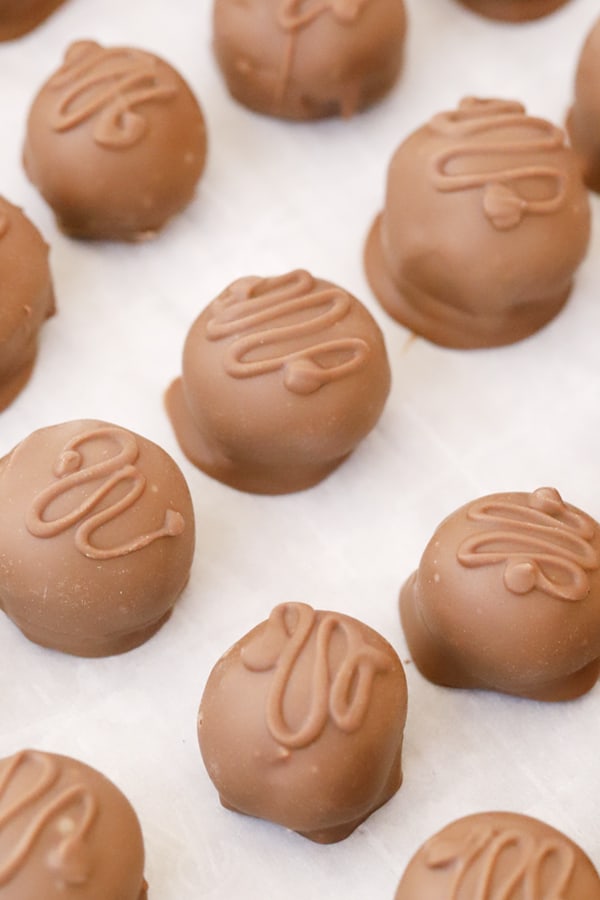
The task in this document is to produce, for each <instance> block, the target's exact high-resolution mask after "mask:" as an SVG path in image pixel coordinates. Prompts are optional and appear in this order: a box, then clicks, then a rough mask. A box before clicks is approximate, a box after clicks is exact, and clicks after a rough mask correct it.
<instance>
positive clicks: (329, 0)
mask: <svg viewBox="0 0 600 900" xmlns="http://www.w3.org/2000/svg"><path fill="white" fill-rule="evenodd" d="M405 32H406V15H405V11H404V4H403V2H402V0H309V2H303V0H250V2H245V3H239V2H238V0H215V6H214V49H215V53H216V56H217V60H218V63H219V65H220V67H221V69H222V71H223V74H224V76H225V79H226V81H227V87H228V88H229V91H230V92H231V94H232V95H233V97H235V99H236V100H238V101H239V102H240V103H243V104H244V105H245V106H248V107H250V109H253V110H256V111H257V112H260V113H265V114H267V115H271V116H281V117H282V118H286V119H318V118H322V117H324V116H336V115H341V116H344V117H349V116H352V115H353V114H354V113H356V112H358V111H359V110H361V109H363V108H364V107H366V106H369V105H371V104H372V103H374V102H375V101H377V100H379V99H380V98H381V97H382V96H383V95H384V94H386V93H387V92H388V91H389V90H390V88H391V87H392V85H393V84H394V82H395V81H396V78H397V77H398V74H399V72H400V69H401V66H402V58H403V49H404V36H405Z"/></svg>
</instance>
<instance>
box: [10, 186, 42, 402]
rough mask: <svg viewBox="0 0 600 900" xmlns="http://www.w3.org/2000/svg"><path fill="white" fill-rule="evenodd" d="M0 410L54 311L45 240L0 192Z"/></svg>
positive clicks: (27, 368)
mask: <svg viewBox="0 0 600 900" xmlns="http://www.w3.org/2000/svg"><path fill="white" fill-rule="evenodd" d="M0 283H1V284H2V295H1V297H0V412H1V411H2V410H3V409H5V408H6V407H7V406H8V405H9V403H11V402H12V401H13V400H14V398H15V397H16V396H17V394H18V393H19V392H20V391H21V390H22V389H23V387H24V386H25V385H26V383H27V381H28V380H29V377H30V375H31V372H32V369H33V365H34V361H35V357H36V354H37V343H38V332H39V330H40V328H41V326H42V324H43V323H44V321H45V320H46V319H47V318H48V317H49V316H51V315H52V314H53V313H54V312H55V305H54V290H53V288H52V277H51V274H50V268H49V265H48V245H47V244H46V243H45V241H44V239H43V238H42V236H41V234H40V233H39V231H38V230H37V228H36V227H35V225H33V223H32V222H30V221H29V219H28V218H27V216H25V215H24V214H23V212H22V211H21V210H20V209H17V207H16V206H13V205H12V204H11V203H9V202H8V201H7V200H5V199H4V198H3V197H0Z"/></svg>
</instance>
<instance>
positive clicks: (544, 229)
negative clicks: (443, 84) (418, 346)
mask: <svg viewBox="0 0 600 900" xmlns="http://www.w3.org/2000/svg"><path fill="white" fill-rule="evenodd" d="M589 233H590V210H589V203H588V198H587V192H586V190H585V187H584V185H583V183H582V179H581V174H580V171H579V167H578V164H577V158H576V156H575V154H574V153H573V151H572V150H571V149H570V148H569V147H567V146H566V144H565V140H564V134H563V132H562V131H561V130H560V129H559V128H556V127H555V126H554V125H551V124H550V123H549V122H547V121H545V120H544V119H538V118H533V117H531V116H528V115H527V114H526V113H525V110H524V108H523V106H521V104H520V103H515V102H512V101H505V100H479V99H475V98H468V99H466V100H463V101H462V102H461V103H460V105H459V107H458V109H456V110H453V111H451V112H444V113H440V114H439V115H436V116H434V117H433V119H431V121H430V122H429V123H428V124H427V125H425V126H423V127H422V128H420V129H418V130H417V131H416V132H414V133H413V134H412V135H411V136H410V137H409V138H408V139H407V140H406V141H405V142H404V143H403V144H401V146H400V147H399V148H398V150H397V151H396V153H395V154H394V156H393V158H392V161H391V164H390V167H389V172H388V180H387V193H386V200H385V207H384V210H383V212H382V213H381V215H380V216H378V218H377V219H376V221H375V223H374V225H373V228H372V229H371V232H370V235H369V238H368V241H367V246H366V257H365V259H366V269H367V275H368V278H369V281H370V283H371V287H372V288H373V290H374V292H375V294H376V295H377V297H378V298H379V300H380V301H381V303H382V304H383V306H384V307H385V308H386V310H387V311H388V312H389V313H390V315H391V316H393V317H394V318H395V319H397V320H398V321H399V322H401V323H402V324H403V325H405V326H406V327H407V328H410V329H411V330H412V331H414V332H416V333H417V334H420V335H422V336H423V337H426V338H428V339H429V340H431V341H434V342H435V343H437V344H441V345H443V346H447V347H494V346H499V345H502V344H510V343H512V342H514V341H518V340H521V339H522V338H525V337H527V335H529V334H532V333H533V332H535V331H537V330H538V329H539V328H541V327H542V326H543V325H544V324H545V323H546V322H548V321H549V320H550V319H552V318H553V317H554V316H555V315H556V314H557V313H558V312H559V311H560V309H561V308H562V306H563V305H564V303H565V301H566V300H567V298H568V296H569V293H570V291H571V287H572V281H573V274H574V272H575V270H576V268H577V266H578V265H579V263H580V262H581V260H582V259H583V257H584V255H585V252H586V250H587V246H588V241H589Z"/></svg>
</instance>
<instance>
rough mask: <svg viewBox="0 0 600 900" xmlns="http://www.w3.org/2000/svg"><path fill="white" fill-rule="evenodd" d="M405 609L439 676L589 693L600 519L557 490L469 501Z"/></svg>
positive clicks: (427, 556) (431, 671)
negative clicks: (569, 501) (579, 507)
mask: <svg viewBox="0 0 600 900" xmlns="http://www.w3.org/2000/svg"><path fill="white" fill-rule="evenodd" d="M400 612H401V618H402V626H403V628H404V633H405V636H406V640H407V642H408V646H409V649H410V652H411V655H412V658H413V660H414V662H415V663H416V665H417V667H418V668H419V670H420V671H421V673H422V674H423V675H424V676H425V677H426V678H428V679H429V680H430V681H433V682H434V683H436V684H441V685H446V686H448V687H459V688H483V689H486V690H495V691H501V692H504V693H507V694H514V695H517V696H521V697H531V698H533V699H537V700H551V701H552V700H554V701H558V700H570V699H572V698H574V697H578V696H580V695H581V694H584V693H586V692H587V691H589V690H591V688H592V687H593V686H594V684H595V683H596V681H597V678H598V673H599V672H600V526H599V525H598V523H597V522H596V521H594V519H592V518H591V517H590V516H588V515H587V514H586V513H584V512H582V511H581V510H579V509H577V508H576V507H574V506H571V505H569V504H567V503H565V502H564V501H563V500H562V498H561V496H560V494H559V493H558V491H556V490H555V489H554V488H539V489H538V490H536V491H533V493H531V494H526V493H506V494H491V495H490V496H487V497H483V498H481V499H480V500H476V501H475V502H473V503H468V504H467V505H466V506H463V507H461V508H460V509H459V510H457V511H456V512H455V513H453V514H452V515H451V516H449V517H448V518H447V519H445V520H444V521H443V522H442V524H441V525H440V526H439V528H438V529H437V530H436V532H435V533H434V535H433V537H432V538H431V540H430V542H429V544H428V545H427V547H426V549H425V552H424V553H423V557H422V559H421V562H420V565H419V568H418V570H417V571H416V572H415V573H414V574H413V575H412V576H411V578H409V580H408V581H407V582H406V584H405V585H404V587H403V589H402V592H401V595H400Z"/></svg>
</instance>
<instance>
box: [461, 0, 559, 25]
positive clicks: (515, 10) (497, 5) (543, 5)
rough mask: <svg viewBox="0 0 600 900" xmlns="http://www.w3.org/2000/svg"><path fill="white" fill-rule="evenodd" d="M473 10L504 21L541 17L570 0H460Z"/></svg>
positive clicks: (489, 17) (524, 20)
mask: <svg viewBox="0 0 600 900" xmlns="http://www.w3.org/2000/svg"><path fill="white" fill-rule="evenodd" d="M459 2H460V3H462V5H463V6H467V7H468V8H469V9H471V10H473V12H476V13H479V14H480V15H482V16H486V17H487V18H488V19H499V20H501V21H504V22H529V21H531V20H532V19H541V18H542V16H547V15H549V14H550V13H552V12H554V11H555V10H557V9H559V8H560V7H561V6H564V5H565V3H567V2H568V0H459Z"/></svg>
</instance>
